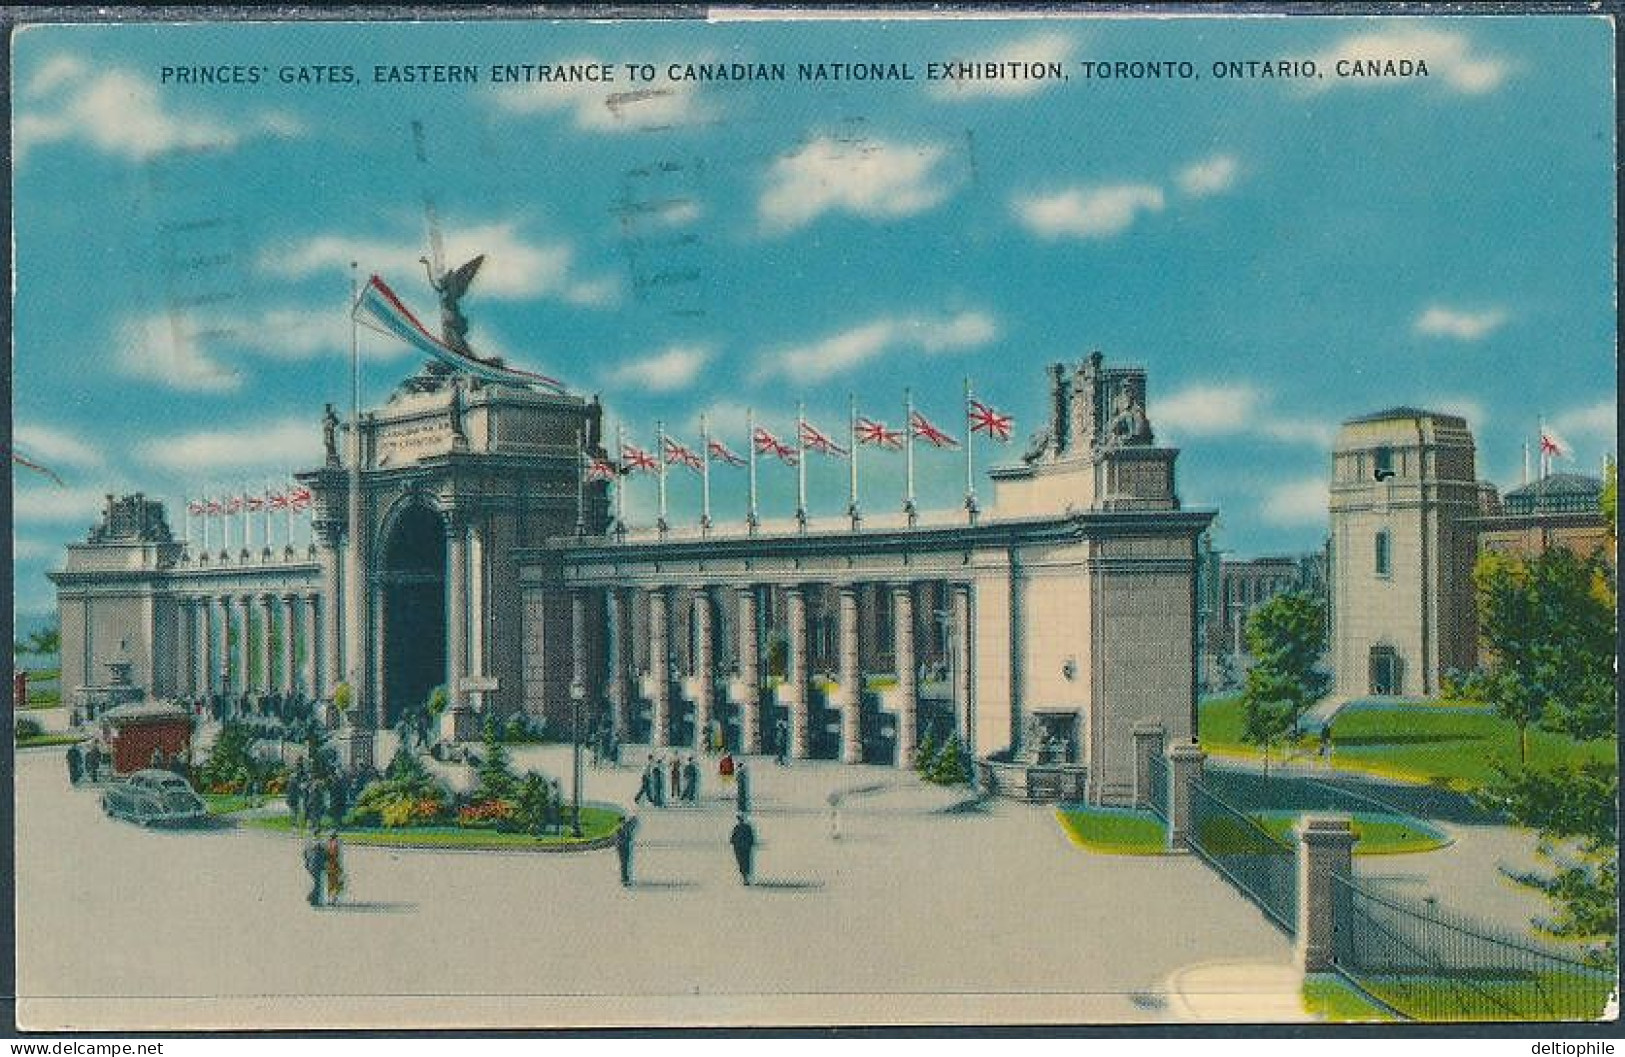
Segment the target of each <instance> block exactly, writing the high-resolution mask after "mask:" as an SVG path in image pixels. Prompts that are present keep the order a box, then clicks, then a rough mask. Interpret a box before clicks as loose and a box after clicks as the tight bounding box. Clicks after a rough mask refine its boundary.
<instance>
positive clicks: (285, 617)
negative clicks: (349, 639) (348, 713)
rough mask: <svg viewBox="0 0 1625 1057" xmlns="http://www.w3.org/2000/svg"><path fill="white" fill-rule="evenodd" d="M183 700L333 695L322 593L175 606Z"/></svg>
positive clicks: (190, 599)
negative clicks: (324, 641) (324, 649)
mask: <svg viewBox="0 0 1625 1057" xmlns="http://www.w3.org/2000/svg"><path fill="white" fill-rule="evenodd" d="M175 605H176V609H177V616H178V619H177V621H176V626H177V635H178V641H177V643H176V657H177V658H178V670H177V672H176V679H175V685H176V687H177V689H178V690H179V692H180V693H181V694H182V695H183V696H188V697H195V696H199V695H202V694H211V693H221V694H246V693H282V694H290V693H301V694H304V695H305V696H307V697H310V698H320V697H324V696H326V695H328V694H330V693H331V692H332V687H331V685H329V681H330V671H329V669H328V668H327V667H326V666H325V665H323V664H322V663H321V653H322V650H321V642H322V636H323V632H324V630H325V627H324V622H325V621H326V620H327V616H326V613H325V610H324V607H323V605H322V596H321V594H320V593H319V592H316V591H276V590H272V591H252V590H250V591H242V592H231V593H222V594H207V595H186V596H182V597H179V598H177V599H176V601H175Z"/></svg>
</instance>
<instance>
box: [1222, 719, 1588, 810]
mask: <svg viewBox="0 0 1625 1057" xmlns="http://www.w3.org/2000/svg"><path fill="white" fill-rule="evenodd" d="M1200 721H1201V742H1202V747H1203V748H1204V749H1207V750H1208V751H1210V752H1219V753H1227V754H1232V755H1244V756H1252V757H1257V756H1259V755H1260V753H1259V751H1258V749H1257V748H1256V747H1255V746H1251V745H1244V744H1243V743H1242V741H1241V699H1240V698H1239V697H1234V696H1232V697H1224V698H1213V699H1210V700H1208V701H1205V702H1203V703H1202V705H1201V715H1200ZM1318 746H1319V741H1318V738H1317V737H1314V736H1311V737H1306V738H1303V739H1301V740H1300V741H1299V742H1298V745H1297V746H1296V748H1297V750H1298V751H1299V752H1300V753H1309V754H1311V755H1312V754H1314V753H1315V752H1316V751H1317V749H1318ZM1276 753H1277V754H1278V753H1279V749H1277V750H1276ZM1613 758H1614V743H1613V742H1612V741H1591V742H1576V741H1573V740H1571V739H1569V738H1566V737H1564V736H1562V735H1560V734H1552V733H1550V732H1547V731H1543V730H1533V729H1531V730H1530V732H1529V762H1530V764H1531V765H1533V766H1537V767H1547V766H1551V765H1552V764H1555V763H1564V762H1579V761H1582V760H1612V759H1613ZM1497 761H1500V762H1502V763H1505V764H1507V765H1509V766H1516V764H1517V762H1518V729H1517V728H1516V727H1515V726H1513V725H1512V724H1511V723H1510V722H1508V721H1507V720H1504V719H1502V718H1500V717H1499V716H1496V715H1493V714H1491V713H1487V712H1483V711H1479V710H1476V709H1472V708H1468V707H1463V706H1461V705H1460V704H1459V703H1457V702H1449V703H1429V704H1420V705H1416V704H1393V705H1377V704H1360V705H1353V706H1350V707H1348V708H1345V709H1343V710H1342V711H1341V712H1339V713H1338V714H1337V718H1336V719H1335V720H1333V721H1332V766H1333V767H1334V768H1337V769H1341V770H1349V771H1360V772H1364V773H1367V774H1376V775H1382V776H1384V777H1389V778H1400V779H1405V780H1408V781H1416V782H1431V783H1435V784H1439V785H1446V786H1449V787H1450V788H1452V789H1457V790H1463V791H1465V790H1470V789H1475V788H1478V787H1480V786H1482V785H1484V784H1485V783H1486V782H1487V781H1489V779H1490V778H1492V777H1493V776H1494V774H1495V770H1494V767H1495V763H1496V762H1497Z"/></svg>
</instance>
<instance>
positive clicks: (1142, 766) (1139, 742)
mask: <svg viewBox="0 0 1625 1057" xmlns="http://www.w3.org/2000/svg"><path fill="white" fill-rule="evenodd" d="M1162 738H1163V733H1162V724H1161V723H1155V722H1152V723H1136V724H1134V806H1135V807H1150V806H1151V803H1152V801H1153V800H1154V799H1155V791H1154V790H1153V789H1152V788H1151V760H1152V759H1153V758H1154V757H1157V756H1161V755H1162Z"/></svg>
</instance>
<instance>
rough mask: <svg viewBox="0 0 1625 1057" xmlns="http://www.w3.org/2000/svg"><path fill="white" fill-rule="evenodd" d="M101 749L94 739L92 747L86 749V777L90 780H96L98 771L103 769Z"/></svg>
mask: <svg viewBox="0 0 1625 1057" xmlns="http://www.w3.org/2000/svg"><path fill="white" fill-rule="evenodd" d="M101 765H102V761H101V751H100V750H99V748H98V747H97V744H96V743H95V742H94V741H93V742H91V743H90V748H88V749H86V750H85V777H86V779H88V780H89V781H92V782H94V781H96V776H97V773H98V772H99V771H100V770H101Z"/></svg>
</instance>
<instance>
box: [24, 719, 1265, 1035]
mask: <svg viewBox="0 0 1625 1057" xmlns="http://www.w3.org/2000/svg"><path fill="white" fill-rule="evenodd" d="M516 756H517V757H518V759H516V761H515V762H516V764H517V765H518V766H519V767H520V768H521V769H523V768H525V767H532V766H536V767H541V768H544V769H546V770H547V771H548V772H549V773H551V774H553V775H556V776H558V777H560V778H561V779H563V780H564V783H565V786H566V788H568V776H569V766H568V752H567V750H560V749H557V748H547V749H530V750H523V751H521V752H519V753H517V754H516ZM638 759H639V760H640V761H641V757H639V758H638ZM17 762H18V767H17V797H18V812H17V841H18V857H17V906H18V916H17V941H18V966H19V972H18V992H19V1017H20V1019H21V1021H22V1023H23V1024H24V1025H25V1026H28V1027H72V1028H83V1029H89V1028H138V1027H150V1028H155V1029H163V1028H180V1027H208V1028H217V1029H218V1028H230V1027H237V1026H259V1027H307V1026H312V1025H324V1024H326V1025H347V1026H357V1027H359V1026H425V1025H470V1026H473V1025H491V1026H495V1025H509V1026H545V1025H564V1024H570V1025H653V1024H665V1023H673V1024H733V1025H747V1024H769V1023H771V1024H812V1023H849V1024H860V1023H886V1022H890V1023H899V1022H902V1023H920V1024H928V1023H938V1022H949V1023H963V1022H972V1023H974V1022H1125V1021H1148V1020H1149V1021H1159V1020H1168V1019H1172V1018H1174V1017H1175V1016H1176V1015H1177V1014H1178V1013H1179V1011H1180V1010H1183V1009H1189V1008H1192V1003H1191V1002H1190V1001H1184V1002H1170V1001H1169V997H1170V996H1169V994H1168V986H1169V982H1170V981H1171V980H1174V979H1175V978H1176V976H1177V974H1180V973H1181V972H1182V971H1184V970H1187V969H1190V968H1191V967H1192V966H1198V965H1204V964H1208V963H1212V962H1214V961H1215V960H1227V961H1237V960H1239V961H1242V962H1244V963H1247V964H1249V965H1266V966H1268V965H1274V966H1277V967H1278V968H1279V969H1285V968H1286V967H1287V966H1288V965H1289V964H1290V960H1291V957H1290V954H1291V952H1290V948H1289V945H1288V942H1287V940H1286V938H1285V937H1284V936H1283V935H1282V934H1281V933H1280V932H1278V931H1277V930H1276V929H1274V928H1273V927H1272V926H1270V925H1269V924H1268V923H1267V922H1266V921H1265V920H1264V919H1263V917H1262V916H1261V915H1259V914H1258V913H1257V912H1256V911H1255V910H1254V909H1253V908H1252V907H1251V906H1250V905H1249V904H1247V903H1246V902H1244V901H1243V900H1242V899H1241V898H1240V897H1239V896H1237V895H1236V894H1235V893H1234V892H1233V891H1231V890H1230V889H1229V888H1228V887H1226V886H1225V884H1224V883H1223V882H1222V881H1220V880H1219V879H1218V878H1217V877H1216V876H1215V875H1214V873H1213V871H1211V870H1209V869H1208V868H1206V867H1204V866H1203V865H1202V864H1201V863H1199V862H1197V861H1196V860H1194V859H1191V858H1189V857H1160V858H1133V857H1107V856H1097V855H1088V854H1085V853H1083V852H1081V851H1079V850H1078V849H1076V848H1075V847H1073V846H1072V845H1070V844H1069V843H1068V842H1067V841H1066V839H1065V838H1064V836H1063V835H1062V833H1061V831H1060V829H1059V827H1058V826H1057V825H1056V823H1055V821H1054V817H1053V814H1052V812H1051V811H1050V809H1048V808H1044V807H1037V806H1028V805H1023V804H1014V803H1006V802H994V803H991V804H982V805H975V804H966V803H964V794H963V793H962V792H955V791H950V790H944V789H939V788H935V787H931V786H928V785H924V784H922V783H920V782H919V781H918V780H917V779H915V778H914V777H913V776H912V775H910V774H907V773H904V772H899V771H896V770H893V769H889V768H867V767H846V766H840V765H835V764H804V765H798V766H792V767H789V768H778V767H775V766H774V765H773V763H772V761H771V760H770V759H759V760H754V759H753V760H752V761H751V768H752V771H753V772H754V787H755V791H756V795H755V801H756V802H755V816H756V825H757V829H758V833H759V835H760V840H761V844H760V847H759V854H758V858H757V879H758V883H757V884H756V885H755V886H754V887H751V888H744V887H743V886H741V884H740V882H739V878H738V874H737V872H736V870H735V867H734V863H733V858H732V855H731V853H730V851H729V848H728V844H727V836H728V832H729V829H730V828H731V825H732V823H733V801H732V795H731V791H726V790H724V788H723V787H722V785H721V783H720V781H719V780H718V779H716V778H715V777H714V775H708V777H707V780H706V782H705V783H704V786H703V788H702V798H701V802H700V803H699V804H698V805H697V806H682V807H669V808H665V809H647V810H644V811H642V812H641V817H642V819H643V825H642V827H641V830H640V832H639V840H638V848H637V853H636V871H635V872H636V884H635V885H634V886H633V887H631V888H629V889H623V888H622V887H621V886H620V885H619V883H618V882H617V876H616V863H615V856H614V853H613V851H607V850H606V851H595V852H587V853H577V854H542V853H511V854H491V853H470V852H460V853H459V852H428V851H403V850H394V849H384V848H363V847H352V848H349V849H347V851H346V864H347V867H348V870H349V875H350V880H349V886H348V889H347V891H346V899H347V900H349V901H350V902H349V904H348V905H345V906H340V907H338V908H334V909H328V910H313V909H312V908H310V907H309V906H307V905H306V903H305V893H306V890H307V888H308V879H307V877H306V875H305V873H304V870H303V869H302V867H301V863H300V845H299V843H298V842H297V841H294V840H291V839H289V838H287V837H285V836H277V835H272V834H269V833H265V832H260V831H254V830H248V829H230V828H221V829H213V830H203V831H196V830H194V831H178V832H171V831H148V830H143V829H140V828H137V827H135V826H132V825H129V824H126V823H120V822H114V821H111V820H109V819H107V818H104V817H103V816H102V814H101V812H100V810H99V805H98V796H97V794H96V793H95V792H94V791H93V790H90V789H78V790H75V789H73V788H71V787H70V786H69V785H68V783H67V778H66V775H65V773H64V769H63V766H62V759H61V754H60V753H59V752H56V751H49V752H28V753H21V754H19V756H18V758H17ZM637 779H638V769H637V768H636V767H635V766H632V765H630V764H629V765H627V766H625V767H622V768H619V769H606V770H601V771H593V770H589V771H588V772H587V774H586V790H587V794H586V795H587V798H588V799H593V800H601V801H613V802H618V803H621V804H628V803H630V801H631V796H632V794H633V793H634V792H635V790H636V786H637ZM840 791H846V795H845V796H844V797H843V798H842V806H841V809H840V812H839V817H838V819H832V818H831V811H830V805H829V802H828V798H829V795H830V794H831V793H832V792H840ZM836 826H838V829H836V828H835V827H836ZM837 833H838V836H837V835H836V834H837ZM1209 975H1210V974H1209ZM1265 975H1268V974H1265ZM1187 976H1188V977H1189V978H1190V979H1208V978H1209V976H1204V975H1202V974H1196V975H1194V976H1192V975H1190V974H1187ZM1227 979H1233V977H1229V978H1227ZM1271 979H1276V980H1280V979H1286V980H1288V981H1289V982H1290V981H1291V974H1290V973H1286V974H1284V976H1283V975H1282V974H1281V973H1280V972H1277V973H1276V974H1275V976H1273V977H1271ZM1216 986H1231V985H1230V984H1229V983H1224V982H1221V983H1220V984H1219V985H1216ZM1283 986H1285V985H1283ZM1293 989H1294V990H1295V985H1293ZM1201 1005H1202V1001H1201V996H1197V998H1196V1006H1197V1007H1200V1006H1201ZM1211 1007H1212V1003H1211V1001H1209V1003H1208V1005H1207V1007H1206V1008H1208V1009H1209V1010H1211Z"/></svg>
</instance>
